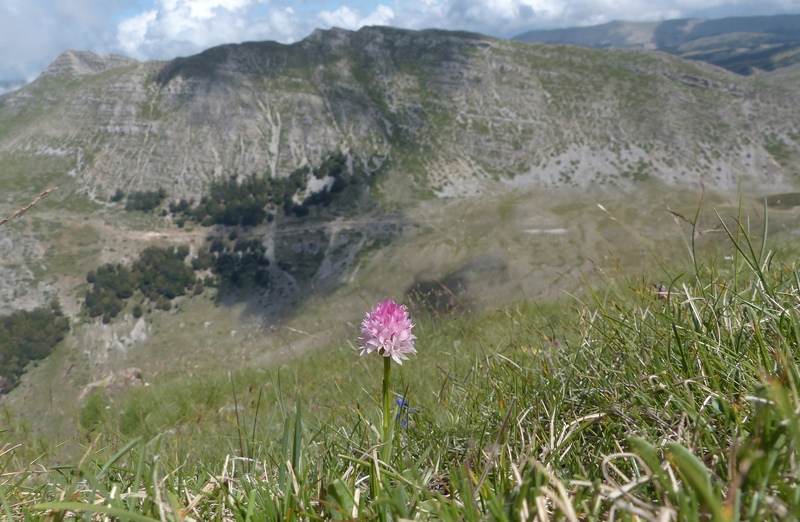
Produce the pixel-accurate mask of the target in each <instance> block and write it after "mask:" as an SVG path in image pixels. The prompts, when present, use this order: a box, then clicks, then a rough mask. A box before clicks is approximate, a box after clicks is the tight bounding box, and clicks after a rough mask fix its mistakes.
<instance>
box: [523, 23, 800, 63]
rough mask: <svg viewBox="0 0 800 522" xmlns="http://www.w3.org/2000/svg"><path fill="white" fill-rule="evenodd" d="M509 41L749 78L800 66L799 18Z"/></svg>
mask: <svg viewBox="0 0 800 522" xmlns="http://www.w3.org/2000/svg"><path fill="white" fill-rule="evenodd" d="M513 39H514V40H520V41H525V42H540V43H550V44H571V45H581V46H585V47H593V48H598V49H604V48H640V49H653V50H659V51H664V52H668V53H672V54H676V55H678V56H681V57H684V58H690V59H695V60H702V61H707V62H709V63H713V64H715V65H719V66H721V67H725V68H726V69H729V70H732V71H734V72H737V73H740V74H750V73H752V72H753V71H755V70H766V71H769V70H774V69H778V68H781V67H785V66H788V65H791V64H793V63H798V62H800V15H780V16H749V17H734V18H722V19H718V20H704V19H681V20H666V21H663V22H624V21H614V22H609V23H607V24H603V25H597V26H592V27H573V28H567V29H553V30H535V31H528V32H526V33H522V34H520V35H517V36H515V37H514V38H513Z"/></svg>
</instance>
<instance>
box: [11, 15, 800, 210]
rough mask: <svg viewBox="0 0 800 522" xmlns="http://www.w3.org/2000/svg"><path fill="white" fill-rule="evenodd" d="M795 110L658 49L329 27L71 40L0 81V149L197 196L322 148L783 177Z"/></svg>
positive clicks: (444, 173)
mask: <svg viewBox="0 0 800 522" xmlns="http://www.w3.org/2000/svg"><path fill="white" fill-rule="evenodd" d="M784 87H785V89H784ZM799 113H800V104H798V102H797V98H796V96H795V89H794V87H792V86H782V85H780V84H779V85H777V86H772V85H770V86H769V87H767V86H765V85H756V84H755V83H754V82H753V81H750V80H748V79H743V78H740V77H737V76H735V75H732V74H729V73H726V72H724V71H721V70H719V69H716V68H713V67H709V66H706V65H704V64H701V63H694V62H686V61H683V60H680V59H677V58H671V57H668V56H665V55H657V54H648V53H642V52H631V51H612V52H609V51H596V50H591V49H579V48H567V47H558V46H543V45H531V44H525V43H520V42H509V41H502V40H495V39H491V38H487V37H483V36H479V35H474V34H464V33H448V32H441V31H423V32H411V31H405V30H396V29H389V28H364V29H362V30H360V31H358V32H348V31H343V30H338V29H333V30H330V31H317V32H315V33H314V34H313V35H311V36H310V37H308V38H307V39H305V40H304V41H302V42H299V43H297V44H293V45H288V46H285V45H280V44H277V43H272V42H261V43H246V44H241V45H227V46H221V47H217V48H213V49H209V50H208V51H206V52H204V53H201V54H199V55H196V56H191V57H188V58H178V59H175V60H172V61H170V62H166V63H164V62H147V63H136V62H133V61H132V60H129V59H126V58H122V57H114V56H112V57H98V56H95V55H92V54H91V53H85V52H67V53H65V54H64V55H62V56H61V57H59V59H58V60H56V62H55V63H54V64H53V65H52V66H51V67H50V68H49V69H48V70H46V71H45V73H44V74H43V75H42V76H41V77H40V78H39V79H38V80H36V81H35V82H33V83H32V84H30V85H28V86H26V87H25V88H23V89H20V90H19V91H17V92H14V93H10V94H7V95H5V96H3V97H1V98H0V153H2V155H3V159H0V168H3V169H4V170H5V169H9V168H12V167H13V164H14V162H16V161H27V160H30V159H32V158H39V159H42V158H44V159H50V160H53V161H55V162H56V163H58V164H59V167H60V168H61V169H63V173H62V174H61V175H62V176H64V175H66V174H67V172H68V173H69V175H70V176H72V177H74V178H75V179H76V180H77V181H78V183H79V185H80V187H81V190H82V191H84V192H85V193H86V194H88V195H89V196H90V197H91V198H96V199H99V200H106V199H107V198H108V197H109V196H110V195H111V194H113V193H114V191H115V190H116V189H118V188H121V189H123V190H126V191H129V190H146V189H154V188H156V187H162V188H164V189H166V191H167V192H168V193H169V194H170V195H171V196H176V197H178V196H194V197H199V196H200V194H201V193H202V191H203V190H204V187H206V186H207V184H208V182H209V181H210V180H213V179H215V178H219V177H223V176H224V177H227V176H229V175H235V176H246V175H251V174H266V175H268V176H286V175H288V173H289V172H291V171H292V170H294V169H296V168H298V167H301V166H303V165H311V166H313V165H315V164H317V163H319V162H320V161H321V160H322V159H324V157H326V155H327V154H328V153H329V152H330V151H335V150H343V151H346V152H347V153H348V154H349V155H350V156H351V157H352V158H354V159H355V160H356V161H358V162H360V164H362V165H364V166H365V167H366V168H368V169H371V170H379V169H383V170H384V171H387V172H388V171H391V173H392V176H395V177H402V178H403V180H404V183H408V184H411V185H413V187H414V188H415V189H416V190H422V191H427V190H433V191H434V192H436V193H437V194H440V195H455V194H463V193H474V192H477V191H480V190H482V188H481V187H483V185H484V182H486V181H487V180H493V179H497V180H512V179H513V180H514V181H515V182H517V183H527V184H535V185H548V186H554V185H577V186H589V185H592V184H620V183H621V184H626V183H629V182H630V181H632V180H634V179H638V178H644V177H650V178H656V179H660V180H663V181H665V182H667V183H670V184H679V185H683V184H686V183H687V182H694V181H697V180H698V179H702V180H703V181H704V182H705V183H706V184H707V185H710V186H719V187H732V186H735V185H736V183H737V182H738V180H739V178H740V177H741V176H745V177H747V178H751V179H754V180H762V181H768V182H770V183H776V184H780V183H789V182H791V180H792V179H793V177H794V174H793V173H792V171H791V170H792V169H789V168H788V167H787V165H788V164H787V161H789V160H790V159H791V158H796V157H797V155H796V152H797V135H796V122H797V121H798V114H799ZM776 144H777V145H778V146H779V147H782V148H783V149H786V150H787V151H789V152H791V158H783V157H781V158H776V157H775V156H774V155H773V154H772V153H771V152H770V150H773V149H774V148H775V145H776ZM9 158H13V161H12V160H10V159H9ZM778 160H779V161H778ZM791 161H795V160H794V159H791ZM54 179H57V176H56V177H54Z"/></svg>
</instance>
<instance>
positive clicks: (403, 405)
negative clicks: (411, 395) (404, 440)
mask: <svg viewBox="0 0 800 522" xmlns="http://www.w3.org/2000/svg"><path fill="white" fill-rule="evenodd" d="M397 406H398V407H399V408H400V411H399V412H397V415H395V420H398V421H400V426H401V427H403V428H405V427H406V426H408V414H409V413H416V412H418V411H419V408H409V407H408V401H407V400H406V399H405V397H398V398H397ZM403 410H405V411H403Z"/></svg>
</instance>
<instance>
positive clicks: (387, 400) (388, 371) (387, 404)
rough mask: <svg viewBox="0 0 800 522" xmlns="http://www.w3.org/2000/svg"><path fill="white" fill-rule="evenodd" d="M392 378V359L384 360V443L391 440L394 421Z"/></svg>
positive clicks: (385, 358) (386, 358)
mask: <svg viewBox="0 0 800 522" xmlns="http://www.w3.org/2000/svg"><path fill="white" fill-rule="evenodd" d="M391 378H392V358H391V357H384V358H383V442H384V443H386V442H388V441H389V440H390V437H389V435H390V434H389V430H390V429H391V425H392V424H391V421H392V417H391V415H392V399H391V396H390V384H391V383H390V381H391Z"/></svg>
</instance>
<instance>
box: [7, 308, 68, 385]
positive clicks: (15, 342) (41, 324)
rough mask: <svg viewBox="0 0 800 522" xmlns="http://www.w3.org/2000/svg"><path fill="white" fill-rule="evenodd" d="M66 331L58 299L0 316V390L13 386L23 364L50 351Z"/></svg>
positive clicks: (64, 318)
mask: <svg viewBox="0 0 800 522" xmlns="http://www.w3.org/2000/svg"><path fill="white" fill-rule="evenodd" d="M67 332H69V319H67V318H66V317H64V315H63V314H62V312H61V308H60V306H59V304H58V302H57V301H53V302H52V303H51V304H50V306H49V307H42V308H37V309H35V310H31V311H25V310H19V311H16V312H14V313H13V314H11V315H7V316H4V317H0V393H6V392H8V391H10V390H11V389H12V388H13V387H15V386H16V385H17V382H18V379H19V376H20V375H22V374H23V373H24V372H25V366H26V365H27V364H28V363H29V362H30V361H37V360H40V359H44V358H45V357H47V356H48V355H50V354H51V353H52V352H53V350H54V349H55V347H56V345H57V344H58V343H59V342H60V341H61V340H62V339H63V338H64V337H65V336H66V334H67Z"/></svg>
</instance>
